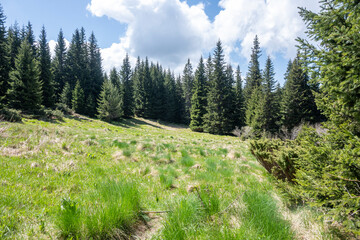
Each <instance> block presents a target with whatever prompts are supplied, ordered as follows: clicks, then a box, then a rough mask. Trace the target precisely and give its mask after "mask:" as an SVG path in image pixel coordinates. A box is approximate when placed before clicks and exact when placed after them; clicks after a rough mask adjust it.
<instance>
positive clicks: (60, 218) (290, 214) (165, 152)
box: [0, 116, 331, 240]
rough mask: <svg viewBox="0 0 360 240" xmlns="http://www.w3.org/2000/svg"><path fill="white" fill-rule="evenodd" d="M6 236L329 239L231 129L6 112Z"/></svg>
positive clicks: (2, 148)
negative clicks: (11, 116) (15, 117)
mask: <svg viewBox="0 0 360 240" xmlns="http://www.w3.org/2000/svg"><path fill="white" fill-rule="evenodd" d="M0 164H1V170H0V239H274V240H275V239H276V240H277V239H331V237H330V236H329V235H326V234H324V229H323V228H322V226H321V225H319V224H317V223H315V222H314V220H313V219H314V218H315V217H314V216H313V213H312V212H310V211H308V210H306V209H301V210H292V211H290V210H289V209H287V208H286V207H284V204H283V202H282V200H281V198H280V197H279V193H278V192H277V191H276V190H275V188H274V187H273V184H272V179H271V177H270V176H269V175H268V174H267V173H266V172H265V171H264V169H263V168H262V167H261V166H260V165H259V164H258V163H257V162H256V160H255V159H254V157H253V156H252V155H251V154H250V152H249V150H248V147H247V143H246V142H242V141H241V140H240V139H238V138H236V137H232V136H215V135H210V134H204V133H195V132H191V131H190V130H189V129H188V128H185V127H184V126H177V125H164V124H160V123H158V122H152V121H149V120H144V119H129V120H123V121H122V122H119V123H114V124H109V123H105V122H102V121H99V120H94V119H88V118H84V117H80V116H78V117H67V118H64V120H63V121H55V122H51V121H50V122H49V121H39V120H34V119H23V121H22V123H8V122H0Z"/></svg>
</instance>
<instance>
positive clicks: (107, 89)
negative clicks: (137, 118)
mask: <svg viewBox="0 0 360 240" xmlns="http://www.w3.org/2000/svg"><path fill="white" fill-rule="evenodd" d="M97 110H98V113H99V114H98V118H100V119H102V120H105V121H108V122H111V121H113V120H118V119H120V117H121V116H122V115H123V109H122V97H121V95H120V93H119V89H117V88H116V86H114V85H113V84H112V83H111V81H109V80H105V81H104V83H103V86H102V90H101V93H100V98H99V106H98V109H97Z"/></svg>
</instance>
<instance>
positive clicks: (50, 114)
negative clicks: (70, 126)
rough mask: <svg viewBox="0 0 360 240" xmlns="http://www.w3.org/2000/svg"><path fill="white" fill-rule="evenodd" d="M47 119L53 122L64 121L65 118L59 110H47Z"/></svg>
mask: <svg viewBox="0 0 360 240" xmlns="http://www.w3.org/2000/svg"><path fill="white" fill-rule="evenodd" d="M45 117H46V118H47V119H51V120H60V121H62V120H63V118H64V113H63V112H62V111H60V110H59V109H56V110H52V109H46V110H45Z"/></svg>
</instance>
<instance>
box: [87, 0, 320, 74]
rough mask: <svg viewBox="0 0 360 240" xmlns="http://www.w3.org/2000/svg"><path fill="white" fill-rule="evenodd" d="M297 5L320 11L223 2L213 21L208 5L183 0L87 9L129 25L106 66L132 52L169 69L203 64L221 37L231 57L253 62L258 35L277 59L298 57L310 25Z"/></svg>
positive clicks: (135, 0)
mask: <svg viewBox="0 0 360 240" xmlns="http://www.w3.org/2000/svg"><path fill="white" fill-rule="evenodd" d="M297 6H303V7H307V8H310V9H312V10H317V8H318V3H317V1H314V0H297V1H294V0H251V1H249V0H220V1H219V7H220V8H221V11H220V12H219V14H218V15H217V16H216V17H215V19H214V21H213V22H211V21H210V20H209V18H208V16H207V15H206V13H205V10H204V4H202V3H200V4H198V5H194V6H189V5H188V4H187V2H186V1H180V0H92V1H91V3H90V4H89V5H88V6H87V9H88V10H89V11H90V12H91V13H92V14H93V15H95V16H98V17H102V16H107V17H109V18H113V19H115V20H117V21H119V22H121V23H125V24H127V30H126V33H125V35H123V36H122V37H121V38H120V39H119V43H113V44H112V45H111V46H110V47H109V48H104V49H102V57H103V59H104V68H105V70H109V68H110V67H112V66H116V67H119V66H120V65H121V63H122V59H123V58H124V56H125V54H126V53H129V55H130V58H131V59H132V61H135V58H136V57H137V56H141V57H145V56H148V57H150V58H151V60H153V61H159V62H160V63H161V64H163V66H164V67H171V68H172V69H174V70H175V71H176V72H179V71H177V70H180V69H181V68H182V67H183V66H184V64H185V62H186V59H187V58H190V59H191V60H192V61H193V62H194V61H195V63H197V61H198V58H199V57H200V55H201V54H202V53H203V54H207V53H208V52H209V51H210V50H211V49H212V48H213V47H214V46H215V43H216V41H217V40H218V39H221V40H222V42H223V45H224V49H225V54H226V55H227V60H231V59H229V56H230V54H232V55H234V53H235V54H238V55H241V56H243V57H246V58H249V56H250V52H251V47H252V42H253V39H254V36H255V35H256V34H257V35H258V36H259V38H260V43H261V47H262V48H263V49H265V50H266V53H267V54H269V55H272V56H274V55H275V54H278V53H280V54H283V55H284V56H285V57H286V58H291V57H294V56H295V53H296V48H295V44H296V42H295V39H296V37H298V36H303V34H304V31H305V25H304V23H303V22H302V20H301V18H300V17H299V14H298V8H297ZM205 57H206V56H205Z"/></svg>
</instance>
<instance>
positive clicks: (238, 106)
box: [234, 66, 245, 128]
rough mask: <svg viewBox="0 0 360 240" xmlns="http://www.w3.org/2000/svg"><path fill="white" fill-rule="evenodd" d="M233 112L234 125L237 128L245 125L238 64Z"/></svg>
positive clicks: (243, 101) (243, 100)
mask: <svg viewBox="0 0 360 240" xmlns="http://www.w3.org/2000/svg"><path fill="white" fill-rule="evenodd" d="M235 81H236V85H235V113H234V120H235V121H234V125H235V126H236V127H238V128H242V127H243V126H245V99H244V94H243V87H242V79H241V72H240V66H237V68H236V73H235Z"/></svg>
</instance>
